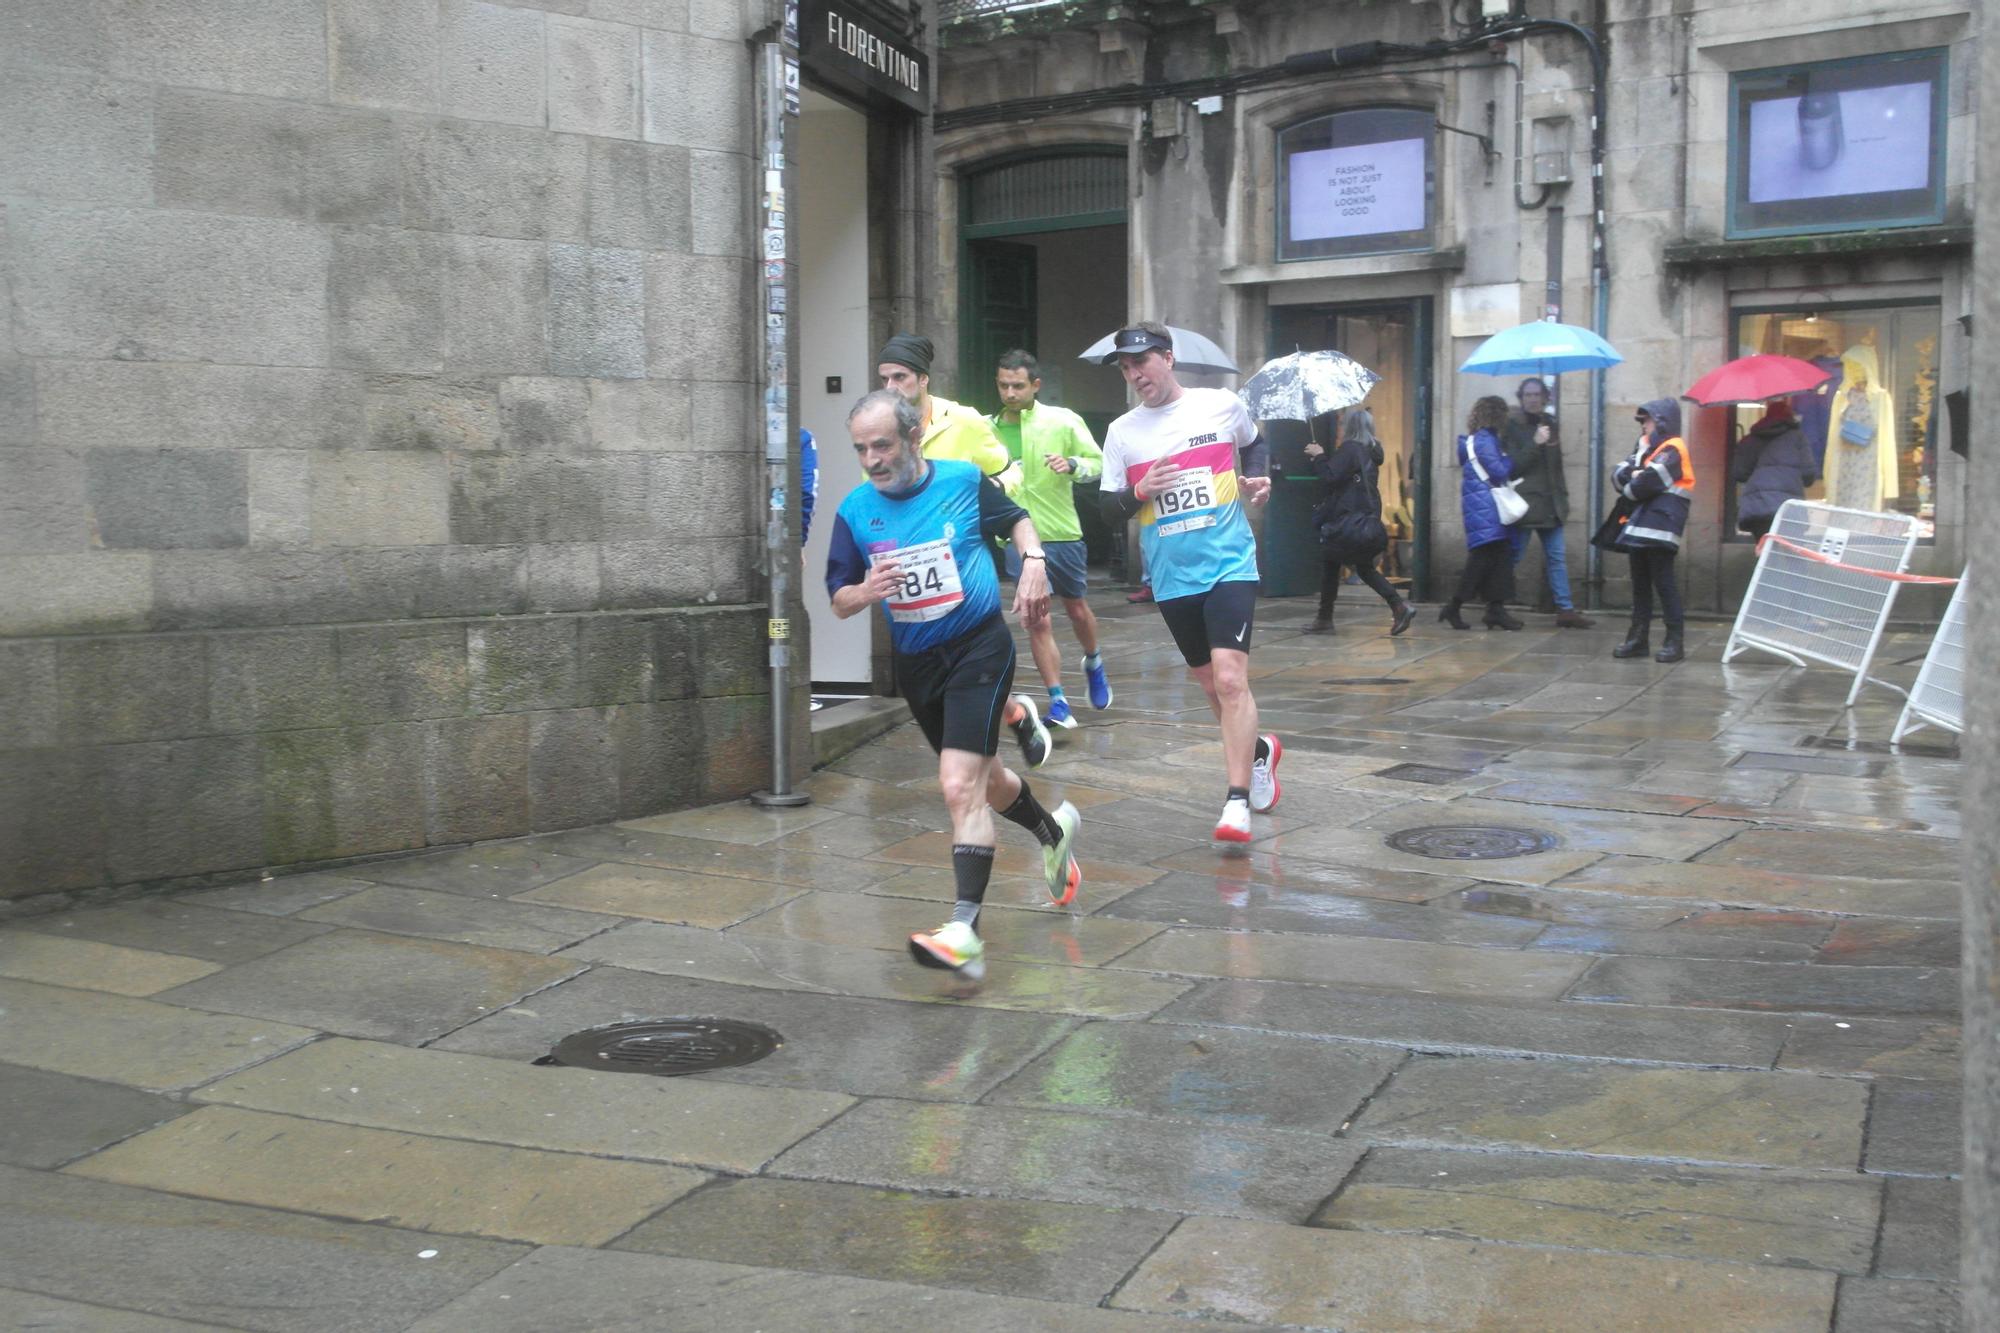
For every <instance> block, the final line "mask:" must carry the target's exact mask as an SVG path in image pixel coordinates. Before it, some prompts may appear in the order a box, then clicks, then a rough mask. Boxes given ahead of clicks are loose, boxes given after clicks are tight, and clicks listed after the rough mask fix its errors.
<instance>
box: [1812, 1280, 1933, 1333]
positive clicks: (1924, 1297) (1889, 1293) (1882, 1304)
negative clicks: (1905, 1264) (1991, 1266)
mask: <svg viewBox="0 0 2000 1333" xmlns="http://www.w3.org/2000/svg"><path fill="white" fill-rule="evenodd" d="M1962 1326H1963V1325H1962V1324H1961V1323H1960V1311H1959V1294H1958V1287H1957V1286H1956V1285H1955V1284H1948V1283H1943V1282H1905V1281H1898V1280H1895V1279H1891V1278H1873V1277H1848V1278H1842V1279H1841V1280H1840V1304H1839V1306H1838V1308H1837V1309H1836V1311H1835V1313H1834V1320H1833V1333H1959V1329H1960V1328H1961V1327H1962Z"/></svg>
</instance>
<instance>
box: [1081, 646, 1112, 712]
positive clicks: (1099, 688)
mask: <svg viewBox="0 0 2000 1333" xmlns="http://www.w3.org/2000/svg"><path fill="white" fill-rule="evenodd" d="M1083 675H1084V678H1085V679H1086V680H1088V681H1089V682H1090V706H1091V707H1092V708H1096V709H1100V710H1102V709H1106V708H1109V707H1111V682H1110V681H1109V680H1108V679H1106V677H1105V675H1104V659H1103V658H1099V659H1098V661H1097V665H1096V666H1092V665H1091V664H1090V659H1089V658H1087V657H1086V658H1085V659H1084V660H1083Z"/></svg>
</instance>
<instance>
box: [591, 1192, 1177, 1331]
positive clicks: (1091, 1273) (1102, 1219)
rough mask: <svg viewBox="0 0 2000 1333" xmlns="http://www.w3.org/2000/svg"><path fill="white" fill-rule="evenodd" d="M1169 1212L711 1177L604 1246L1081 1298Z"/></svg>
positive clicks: (1094, 1298) (1092, 1299)
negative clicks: (627, 1232)
mask: <svg viewBox="0 0 2000 1333" xmlns="http://www.w3.org/2000/svg"><path fill="white" fill-rule="evenodd" d="M1179 1220H1180V1218H1179V1217H1178V1215H1176V1214H1173V1213H1159V1212H1146V1211H1141V1210H1138V1209H1131V1208H1101V1207H1095V1206H1091V1205H1087V1204H1074V1203H1041V1202H1036V1201H1033V1200H1025V1199H993V1198H980V1197H977V1196H971V1195H937V1194H911V1193H908V1192H905V1191H900V1190H882V1189H871V1188H868V1187H866V1186H862V1185H839V1184H827V1183H821V1182H818V1181H806V1180H773V1179H767V1178H765V1179H750V1180H718V1181H716V1182H715V1183H714V1184H712V1185H709V1186H708V1187H706V1188H704V1189H700V1190H697V1191H695V1192H694V1193H693V1194H690V1195H689V1196H688V1197H687V1198H685V1199H682V1200H681V1201H680V1202H679V1203H676V1204H674V1205H673V1206H672V1207H670V1208H668V1209H667V1210H666V1211H665V1212H662V1213H661V1214H660V1215H659V1216H657V1217H655V1218H653V1219H652V1220H650V1221H647V1222H643V1223H641V1224H640V1225H639V1226H638V1227H636V1228H634V1229H633V1230H632V1231H631V1232H630V1233H629V1234H628V1235H626V1236H623V1237H621V1238H620V1239H619V1240H618V1241H616V1242H615V1245H614V1247H615V1248H617V1249H620V1250H638V1251H641V1252H644V1253H648V1254H668V1255H677V1256H680V1257H683V1258H688V1259H708V1260H715V1261H719V1262H733V1263H750V1264H755V1265H757V1266H758V1267H759V1268H789V1269H799V1270H803V1271H806V1272H812V1273H839V1274H845V1275H846V1276H849V1277H864V1278H876V1279H880V1280H882V1281H888V1282H912V1283H920V1284H923V1285H925V1286H932V1287H952V1288H965V1289H969V1290H972V1291H985V1292H993V1293H995V1294H998V1295H1002V1296H1026V1297H1032V1298H1036V1299H1039V1300H1047V1301H1067V1302H1072V1303H1074V1304H1076V1305H1079V1306H1093V1305H1096V1304H1097V1303H1098V1302H1099V1301H1101V1300H1103V1299H1104V1297H1106V1296H1107V1295H1109V1294H1110V1293H1111V1291H1112V1289H1113V1288H1114V1287H1116V1286H1117V1285H1118V1282H1119V1280H1120V1279H1122V1278H1123V1277H1124V1276H1125V1275H1126V1274H1127V1273H1129V1272H1131V1271H1132V1269H1133V1268H1134V1267H1136V1266H1137V1265H1138V1263H1139V1261H1140V1260H1141V1259H1143V1258H1145V1256H1146V1254H1147V1253H1148V1252H1149V1251H1150V1250H1151V1249H1152V1248H1153V1247H1154V1246H1155V1245H1157V1244H1158V1243H1159V1242H1160V1239H1161V1237H1163V1236H1165V1235H1166V1234H1167V1232H1168V1231H1169V1230H1171V1229H1172V1228H1173V1225H1174V1223H1176V1222H1178V1221H1179Z"/></svg>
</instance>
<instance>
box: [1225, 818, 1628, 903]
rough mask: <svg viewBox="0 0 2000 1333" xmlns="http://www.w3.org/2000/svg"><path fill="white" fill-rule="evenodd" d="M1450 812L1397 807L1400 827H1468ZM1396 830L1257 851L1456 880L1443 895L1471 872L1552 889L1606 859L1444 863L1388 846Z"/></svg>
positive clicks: (1285, 841)
mask: <svg viewBox="0 0 2000 1333" xmlns="http://www.w3.org/2000/svg"><path fill="white" fill-rule="evenodd" d="M1449 808H1450V807H1449V806H1445V807H1437V806H1429V807H1425V808H1424V810H1423V812H1422V813H1421V814H1419V815H1417V816H1414V817H1412V816H1408V815H1406V814H1405V813H1404V810H1403V807H1398V808H1397V810H1396V811H1395V812H1394V813H1396V814H1397V815H1398V816H1399V822H1401V823H1403V824H1404V826H1405V827H1409V828H1417V827H1422V826H1425V825H1435V824H1458V823H1461V822H1463V821H1461V820H1459V819H1457V818H1456V817H1448V816H1445V815H1443V814H1441V813H1440V810H1442V809H1449ZM1524 808H1525V807H1524ZM1486 822H1489V823H1505V824H1512V825H1517V826H1519V825H1524V824H1526V823H1527V822H1528V821H1525V820H1522V819H1519V818H1515V819H1504V820H1489V821H1486ZM1395 831H1398V830H1389V831H1386V832H1385V831H1383V830H1380V829H1372V828H1353V829H1343V828H1313V829H1309V830H1307V831H1306V832H1303V833H1288V834H1284V835H1281V836H1279V837H1275V838H1267V839H1264V840H1263V841H1261V842H1259V843H1256V844H1255V847H1256V849H1257V850H1259V851H1264V852H1269V853H1271V854H1272V855H1273V856H1276V857H1280V858H1282V859H1283V860H1284V861H1285V862H1286V864H1287V865H1290V864H1292V863H1293V862H1295V861H1299V860H1305V861H1324V862H1327V863H1329V864H1334V865H1340V866H1345V867H1347V868H1349V869H1350V870H1355V869H1359V870H1361V871H1362V872H1364V873H1366V872H1371V871H1404V872H1412V873H1416V874H1421V875H1434V876H1436V877H1438V878H1439V879H1440V880H1444V879H1447V878H1449V879H1451V880H1452V881H1454V882H1452V883H1448V884H1446V885H1444V891H1449V890H1450V889H1454V888H1463V887H1464V880H1463V877H1464V876H1465V874H1466V872H1467V871H1468V870H1475V871H1476V873H1477V874H1478V876H1479V878H1480V879H1481V880H1487V881H1492V882H1495V883H1500V884H1533V885H1543V884H1550V883H1553V882H1554V881H1556V880H1559V879H1562V878H1563V877H1564V876H1567V875H1573V874H1575V873H1576V872H1577V871H1579V870H1581V869H1583V868H1584V867H1585V866H1587V865H1589V864H1590V863H1591V862H1593V861H1595V860H1597V859H1598V858H1599V857H1600V856H1601V855H1602V854H1603V853H1601V852H1595V851H1581V850H1573V849H1570V848H1565V847H1560V846H1558V847H1556V848H1553V849H1551V850H1549V851H1545V852H1535V853H1532V854H1530V855H1527V856H1510V857H1506V858H1503V859H1498V860H1492V861H1454V860H1444V859H1439V858H1435V857H1427V856H1418V855H1415V854H1413V853H1411V852H1402V851H1397V850H1396V849H1395V848H1393V847H1391V846H1389V845H1388V844H1387V842H1385V841H1384V839H1385V838H1387V836H1388V832H1395ZM1253 832H1254V830H1253ZM1426 896H1434V895H1426Z"/></svg>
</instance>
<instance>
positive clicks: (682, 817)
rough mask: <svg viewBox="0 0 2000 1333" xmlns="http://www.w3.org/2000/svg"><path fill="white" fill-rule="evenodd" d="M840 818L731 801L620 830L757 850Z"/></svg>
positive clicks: (820, 809) (813, 809) (809, 808)
mask: <svg viewBox="0 0 2000 1333" xmlns="http://www.w3.org/2000/svg"><path fill="white" fill-rule="evenodd" d="M839 817H840V812H839V811H838V810H829V809H827V808H825V807H824V806H819V805H802V806H798V807H797V808H794V809H787V808H784V807H772V808H770V809H764V808H763V807H760V806H755V805H752V804H750V803H749V802H748V801H730V802H727V803H725V804H722V805H704V806H697V807H696V808H694V809H692V810H675V811H673V812H671V813H669V814H664V815H652V816H650V817H648V818H645V819H627V820H622V821H620V822H619V824H618V825H617V827H619V828H629V829H638V830H639V831H640V832H642V833H672V834H676V835H678V836H680V837H685V838H706V839H708V840H709V841H711V842H737V843H743V844H746V845H749V846H755V845H757V844H759V843H766V842H774V841H776V840H777V839H779V838H782V837H784V836H785V835H786V834H787V833H796V832H798V831H799V830H800V829H809V828H811V827H812V826H813V825H815V824H824V823H826V822H827V821H828V820H830V819H838V818H839Z"/></svg>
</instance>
